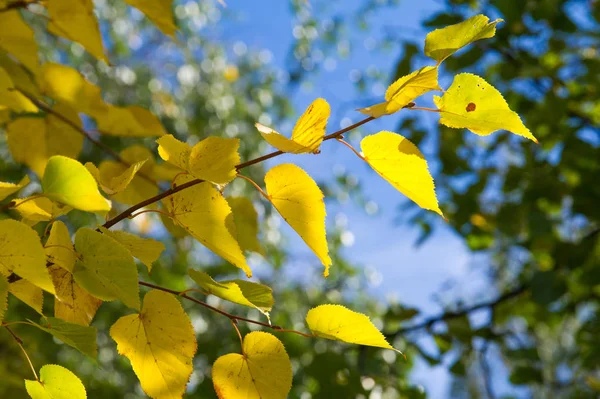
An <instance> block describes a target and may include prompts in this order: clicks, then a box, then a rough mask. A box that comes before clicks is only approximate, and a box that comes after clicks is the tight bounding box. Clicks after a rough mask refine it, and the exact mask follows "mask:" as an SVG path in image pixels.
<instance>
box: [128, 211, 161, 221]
mask: <svg viewBox="0 0 600 399" xmlns="http://www.w3.org/2000/svg"><path fill="white" fill-rule="evenodd" d="M150 212H152V213H159V214H161V215H165V216H167V217H169V218H170V217H171V215H169V214H168V213H167V212H164V211H161V210H160V209H145V210H143V211H139V212H138V213H132V214H131V215H129V216H127V218H128V219H133V218H134V217H136V216H140V215H141V214H142V213H150Z"/></svg>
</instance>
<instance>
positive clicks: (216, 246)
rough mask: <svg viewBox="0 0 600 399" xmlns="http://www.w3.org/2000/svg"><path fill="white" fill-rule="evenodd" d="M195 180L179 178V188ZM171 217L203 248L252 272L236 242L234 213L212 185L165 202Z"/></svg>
mask: <svg viewBox="0 0 600 399" xmlns="http://www.w3.org/2000/svg"><path fill="white" fill-rule="evenodd" d="M191 180H193V179H192V178H191V177H190V176H180V177H178V178H177V179H176V180H175V181H174V184H175V185H176V186H180V185H182V184H184V183H187V182H189V181H191ZM165 204H166V207H167V209H168V211H169V214H170V216H171V218H172V219H173V220H174V221H175V222H176V223H177V224H178V225H180V226H181V227H183V228H184V229H186V230H187V231H188V232H189V233H190V234H191V235H192V237H194V238H195V239H196V240H198V241H200V243H202V245H204V246H205V247H207V248H208V249H210V250H211V251H213V252H214V253H216V254H217V255H219V256H221V257H222V258H224V259H225V260H227V261H228V262H231V263H232V264H233V265H234V266H237V267H239V268H240V269H242V270H243V271H244V272H245V273H246V276H248V277H252V271H251V270H250V267H249V266H248V264H247V263H246V258H245V257H244V254H243V253H242V250H241V249H240V245H239V244H238V242H237V240H236V238H235V237H236V235H237V234H236V232H235V223H234V221H233V214H232V213H231V208H230V207H229V204H227V201H226V200H225V198H223V196H222V195H221V193H220V192H219V191H217V190H216V189H215V188H214V187H213V186H212V185H211V184H210V183H200V184H196V185H195V186H192V187H190V188H187V189H185V190H182V191H179V192H177V193H175V194H173V195H171V196H169V197H168V198H166V199H165Z"/></svg>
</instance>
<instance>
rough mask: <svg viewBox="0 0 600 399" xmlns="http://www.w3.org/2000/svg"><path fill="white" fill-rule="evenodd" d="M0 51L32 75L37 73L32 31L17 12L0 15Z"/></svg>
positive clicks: (36, 58) (36, 54)
mask: <svg viewBox="0 0 600 399" xmlns="http://www.w3.org/2000/svg"><path fill="white" fill-rule="evenodd" d="M0 49H3V50H5V51H6V52H7V53H9V54H11V55H12V56H13V57H15V58H16V59H17V60H19V61H20V62H21V63H22V64H23V65H25V66H26V67H27V68H29V70H30V71H31V72H32V73H34V74H35V73H36V72H37V71H38V68H39V63H38V45H37V43H36V41H35V38H34V36H33V30H32V29H31V28H30V27H29V26H28V25H27V24H26V23H25V21H23V19H22V18H21V15H20V14H19V11H18V10H8V11H4V12H1V13H0Z"/></svg>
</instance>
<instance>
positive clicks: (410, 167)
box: [360, 132, 444, 217]
mask: <svg viewBox="0 0 600 399" xmlns="http://www.w3.org/2000/svg"><path fill="white" fill-rule="evenodd" d="M360 147H361V149H362V152H363V157H364V159H365V161H367V163H368V164H369V165H370V166H371V167H372V168H373V169H374V170H375V172H377V174H379V175H380V176H381V177H383V178H384V179H385V180H387V181H388V182H389V183H390V184H391V185H392V186H394V187H395V188H396V189H397V190H398V191H400V192H401V193H402V194H404V195H406V196H407V197H408V198H410V199H411V200H413V201H414V202H415V203H416V204H417V205H419V206H420V207H421V208H423V209H429V210H431V211H434V212H436V213H438V214H440V216H442V217H443V216H444V215H443V214H442V211H441V210H440V208H439V205H438V201H437V197H436V195H435V186H434V184H433V178H432V177H431V174H430V173H429V169H428V167H427V161H426V160H425V158H424V157H423V154H421V151H419V149H418V148H417V146H415V145H414V144H413V143H411V142H410V141H409V140H408V139H406V138H404V137H402V136H400V135H399V134H396V133H392V132H379V133H377V134H373V135H371V136H367V137H365V138H364V139H363V140H362V142H361V143H360Z"/></svg>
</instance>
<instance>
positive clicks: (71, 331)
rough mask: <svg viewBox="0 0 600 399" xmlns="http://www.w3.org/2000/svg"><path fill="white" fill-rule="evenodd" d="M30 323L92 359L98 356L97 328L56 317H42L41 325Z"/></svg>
mask: <svg viewBox="0 0 600 399" xmlns="http://www.w3.org/2000/svg"><path fill="white" fill-rule="evenodd" d="M29 322H30V323H32V324H33V325H34V326H36V327H37V328H39V329H40V330H43V331H45V332H47V333H48V334H52V335H53V336H54V337H56V338H58V339H59V340H61V341H62V342H64V343H65V344H67V345H69V346H72V347H73V348H75V349H77V350H78V351H80V352H81V353H83V354H84V355H86V356H89V357H91V358H92V359H95V358H96V356H97V355H98V345H97V344H96V334H97V333H98V331H97V330H96V328H95V327H89V326H82V325H79V324H74V323H69V322H66V321H64V320H61V319H57V318H56V317H42V319H41V320H40V323H39V324H37V323H35V322H33V321H31V320H29Z"/></svg>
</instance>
